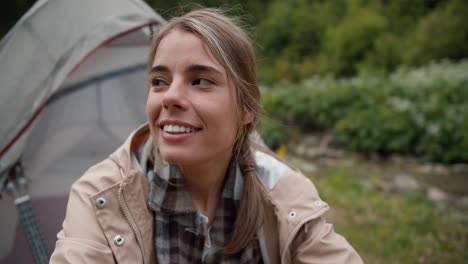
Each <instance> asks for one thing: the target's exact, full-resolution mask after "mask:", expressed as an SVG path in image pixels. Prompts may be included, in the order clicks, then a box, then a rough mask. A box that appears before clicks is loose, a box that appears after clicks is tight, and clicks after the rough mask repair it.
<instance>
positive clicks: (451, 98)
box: [263, 61, 468, 163]
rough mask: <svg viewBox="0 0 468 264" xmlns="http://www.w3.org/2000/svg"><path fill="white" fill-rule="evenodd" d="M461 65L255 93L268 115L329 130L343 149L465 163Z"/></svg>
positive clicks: (465, 97)
mask: <svg viewBox="0 0 468 264" xmlns="http://www.w3.org/2000/svg"><path fill="white" fill-rule="evenodd" d="M467 72H468V61H463V62H460V63H450V62H441V63H439V64H430V65H428V66H426V67H422V68H419V69H413V70H408V69H406V68H403V67H402V68H399V69H398V70H397V71H396V72H394V73H393V74H391V75H389V76H387V75H380V76H376V75H374V76H370V75H366V74H360V75H358V76H356V77H354V78H349V79H335V78H333V77H330V76H328V77H315V78H312V79H309V80H305V81H303V82H301V83H300V84H288V83H282V84H280V85H277V86H274V87H272V88H271V89H269V90H265V92H264V93H263V106H264V109H265V110H266V112H267V113H268V114H269V115H270V116H274V117H275V118H278V119H279V120H281V121H283V122H285V123H286V124H288V125H297V126H300V127H301V129H302V130H305V131H307V130H312V129H313V130H316V129H331V130H333V131H334V135H335V138H336V140H337V141H338V142H339V143H341V144H342V145H343V146H344V147H346V148H349V149H351V150H354V151H359V152H365V153H380V154H390V153H401V154H408V155H417V156H420V157H423V158H426V159H428V160H432V161H438V162H446V163H452V162H468V152H467V151H466V149H468V104H467V103H466V102H468V74H466V73H467Z"/></svg>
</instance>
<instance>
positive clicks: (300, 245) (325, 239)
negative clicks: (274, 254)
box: [291, 217, 363, 264]
mask: <svg viewBox="0 0 468 264" xmlns="http://www.w3.org/2000/svg"><path fill="white" fill-rule="evenodd" d="M291 250H292V251H291V257H292V263H298V264H299V263H304V264H306V263H307V264H312V263H321V264H340V263H346V264H361V263H363V261H362V259H361V257H360V256H359V255H358V253H357V252H356V251H355V250H354V249H353V247H352V246H351V245H350V244H349V243H348V241H346V239H345V238H344V237H342V236H340V235H339V234H337V233H336V232H335V231H334V229H333V226H332V224H329V223H327V222H326V221H325V220H324V219H323V218H322V217H320V218H318V219H316V220H312V221H310V222H308V223H306V224H305V225H304V226H303V227H302V228H301V230H300V232H299V234H298V235H297V236H296V238H295V240H294V242H293V245H292V247H291Z"/></svg>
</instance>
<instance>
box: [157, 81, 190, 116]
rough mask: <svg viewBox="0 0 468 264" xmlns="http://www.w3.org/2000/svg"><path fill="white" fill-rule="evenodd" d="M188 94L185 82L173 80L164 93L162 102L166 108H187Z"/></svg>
mask: <svg viewBox="0 0 468 264" xmlns="http://www.w3.org/2000/svg"><path fill="white" fill-rule="evenodd" d="M186 98H187V97H186V94H185V91H184V89H183V84H182V83H181V82H179V81H173V82H172V83H171V85H170V86H169V88H168V89H167V90H166V91H165V93H164V95H163V100H162V104H163V107H164V108H165V109H171V108H174V109H185V108H186V106H187V99H186Z"/></svg>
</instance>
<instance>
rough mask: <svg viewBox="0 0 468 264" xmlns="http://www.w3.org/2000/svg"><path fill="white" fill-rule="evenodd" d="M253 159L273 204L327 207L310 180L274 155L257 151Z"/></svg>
mask: <svg viewBox="0 0 468 264" xmlns="http://www.w3.org/2000/svg"><path fill="white" fill-rule="evenodd" d="M253 157H254V161H255V166H256V170H257V175H258V177H259V178H260V181H261V182H262V183H263V184H264V186H265V187H266V188H267V190H268V193H269V195H270V198H271V199H272V200H273V202H275V203H277V204H283V203H285V204H288V205H290V206H291V205H292V203H299V204H309V205H313V206H315V207H314V208H317V207H320V208H321V207H325V206H327V205H326V203H325V202H322V201H321V199H320V196H319V193H318V191H317V188H316V187H315V185H314V183H313V182H312V181H311V180H310V178H308V177H306V176H305V175H304V174H302V173H301V172H300V171H299V170H298V169H296V168H294V167H292V166H291V165H289V164H287V163H286V162H285V161H282V160H281V159H280V158H279V157H277V156H276V155H275V154H274V153H271V152H268V151H262V150H255V151H254V152H253ZM317 205H320V206H317ZM313 206H312V207H313Z"/></svg>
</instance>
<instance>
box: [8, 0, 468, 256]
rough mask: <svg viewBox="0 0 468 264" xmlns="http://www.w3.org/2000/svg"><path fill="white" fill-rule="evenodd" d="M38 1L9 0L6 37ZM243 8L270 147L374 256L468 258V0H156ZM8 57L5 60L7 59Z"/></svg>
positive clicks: (166, 7)
mask: <svg viewBox="0 0 468 264" xmlns="http://www.w3.org/2000/svg"><path fill="white" fill-rule="evenodd" d="M34 2H35V1H30V0H29V1H28V0H18V1H14V0H9V1H6V2H4V3H2V8H1V10H0V13H1V16H0V17H1V23H0V35H1V36H4V35H5V34H6V33H7V31H8V30H9V29H10V28H11V27H12V26H13V25H14V24H15V23H16V22H17V21H18V19H19V18H20V17H21V16H22V15H23V14H24V13H25V12H26V11H27V10H28V9H29V7H30V6H32V5H33V4H34ZM146 2H147V3H148V4H149V5H150V6H151V7H153V8H154V10H155V11H156V12H158V13H159V14H160V15H161V16H162V17H164V18H165V19H169V18H170V17H172V16H174V15H178V14H181V13H183V12H185V11H187V10H190V9H192V8H194V6H195V4H194V3H196V4H200V5H202V6H208V7H209V6H214V7H220V6H221V7H225V8H227V9H230V10H232V13H233V14H235V15H237V16H241V17H242V19H243V20H244V22H245V24H246V27H247V29H248V30H249V31H250V33H251V35H252V38H253V39H254V40H255V45H256V46H255V48H256V51H257V55H258V74H259V82H260V85H261V89H262V92H263V94H262V96H263V99H262V104H263V107H264V110H265V114H264V118H263V122H262V124H261V126H260V128H259V130H260V131H261V133H262V136H263V138H264V140H265V142H266V144H267V145H268V146H270V147H271V148H272V149H274V150H275V151H277V153H278V154H279V155H281V156H282V157H283V158H285V159H287V160H288V161H290V162H291V163H292V164H294V165H295V166H297V167H299V168H301V169H302V170H303V172H304V173H305V174H306V175H307V176H309V177H310V178H311V179H312V180H313V182H314V183H315V184H316V185H317V188H318V189H319V192H320V193H321V196H322V198H323V199H324V200H326V201H328V202H329V203H330V204H331V206H332V210H331V211H330V212H329V213H328V214H327V218H328V219H329V220H330V221H332V222H333V223H334V224H335V229H336V230H337V231H338V232H339V233H341V234H343V235H344V236H345V237H346V238H347V239H348V240H349V241H350V243H351V244H352V245H353V246H354V247H355V248H356V249H357V251H358V252H359V253H360V254H361V256H362V257H363V259H364V261H365V262H366V263H467V262H468V250H467V248H468V59H467V57H468V1H465V0H445V1H444V0H413V1H406V0H349V1H342V0H341V1H340V0H328V1H323V0H295V1H285V0H238V1H216V0H206V1H154V0H148V1H146ZM2 63H4V62H2Z"/></svg>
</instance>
